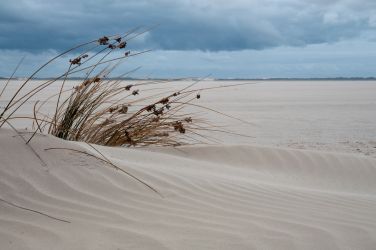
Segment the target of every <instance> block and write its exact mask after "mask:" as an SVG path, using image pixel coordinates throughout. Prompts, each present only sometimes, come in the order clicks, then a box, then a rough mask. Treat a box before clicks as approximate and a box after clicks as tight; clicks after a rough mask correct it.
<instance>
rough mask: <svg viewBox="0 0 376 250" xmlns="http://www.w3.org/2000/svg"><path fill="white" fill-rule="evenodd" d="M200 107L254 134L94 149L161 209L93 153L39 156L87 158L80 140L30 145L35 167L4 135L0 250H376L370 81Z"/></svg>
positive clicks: (302, 86)
mask: <svg viewBox="0 0 376 250" xmlns="http://www.w3.org/2000/svg"><path fill="white" fill-rule="evenodd" d="M229 83H231V82H224V83H223V82H216V83H213V82H205V83H203V85H205V84H208V85H210V86H211V85H212V84H229ZM51 91H52V88H51ZM200 102H201V104H204V105H207V106H210V107H212V108H215V109H218V110H221V111H223V112H225V113H227V114H230V115H234V116H237V117H242V118H243V119H244V120H246V121H248V122H252V123H254V125H253V126H251V125H245V124H242V123H240V122H237V121H232V120H229V119H223V118H221V117H219V116H217V115H215V114H209V115H208V116H209V118H210V119H212V120H214V122H215V123H223V124H227V125H231V126H229V128H230V129H231V130H233V131H236V132H239V133H243V134H247V135H250V136H253V137H252V138H250V137H237V136H231V135H228V134H220V133H218V134H215V135H214V137H215V139H220V141H221V144H216V145H194V146H186V147H179V148H149V149H129V148H106V147H99V146H97V147H98V149H99V150H100V151H101V152H102V153H103V154H105V155H106V157H108V158H109V159H110V160H111V161H113V162H114V163H115V164H117V165H118V166H120V167H122V168H123V169H125V170H127V171H129V172H130V173H132V174H134V175H136V176H137V177H139V178H141V179H142V180H144V181H146V182H147V183H149V184H151V185H152V186H153V187H155V188H156V189H157V190H158V191H159V192H160V193H161V194H162V195H163V198H162V197H160V196H159V195H157V194H156V193H154V192H153V191H151V190H150V189H148V188H146V187H145V186H143V185H142V184H140V183H138V182H137V181H135V180H133V179H131V178H130V177H128V176H126V175H124V174H122V173H121V172H118V171H115V170H113V169H111V167H110V166H109V165H106V164H104V163H103V162H101V161H99V160H97V159H95V158H93V157H91V156H87V155H83V154H79V153H75V152H72V151H67V150H50V151H45V150H44V149H46V148H50V147H67V148H73V149H79V150H86V151H87V152H92V153H94V154H96V152H95V151H94V150H93V149H91V148H90V147H89V146H87V145H85V144H83V143H74V142H67V141H62V140H59V139H57V138H54V137H51V136H44V135H37V136H36V138H35V140H34V141H33V142H32V147H33V149H34V150H35V151H36V152H37V153H38V154H39V156H40V158H38V157H37V156H36V155H35V154H34V153H33V151H32V149H31V148H29V147H28V146H26V145H25V144H24V143H23V141H22V139H21V138H20V137H19V136H16V134H15V132H13V131H12V130H9V129H1V130H0V198H1V200H0V246H1V247H0V248H1V249H375V246H376V182H375V180H376V159H374V156H375V155H376V153H375V152H376V149H375V147H376V145H375V143H376V133H375V131H376V84H375V83H374V82H264V83H261V84H255V85H249V86H246V87H234V88H230V89H222V90H215V91H213V92H203V93H202V100H201V101H200ZM32 104H33V102H30V105H29V106H28V107H25V109H23V110H22V112H24V113H28V112H29V111H30V107H32ZM51 105H52V104H51ZM0 106H3V103H0ZM52 106H53V105H52ZM28 108H29V110H28ZM22 112H21V113H22ZM205 115H206V114H205ZM16 125H17V126H18V127H23V126H26V124H22V123H19V124H16ZM24 136H25V137H27V136H28V134H24ZM295 148H305V149H306V150H299V149H295ZM358 149H359V150H358ZM36 211H38V212H39V213H37V212H36ZM41 213H42V214H41ZM48 216H50V217H48ZM62 220H64V221H62Z"/></svg>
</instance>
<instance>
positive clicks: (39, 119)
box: [0, 28, 243, 195]
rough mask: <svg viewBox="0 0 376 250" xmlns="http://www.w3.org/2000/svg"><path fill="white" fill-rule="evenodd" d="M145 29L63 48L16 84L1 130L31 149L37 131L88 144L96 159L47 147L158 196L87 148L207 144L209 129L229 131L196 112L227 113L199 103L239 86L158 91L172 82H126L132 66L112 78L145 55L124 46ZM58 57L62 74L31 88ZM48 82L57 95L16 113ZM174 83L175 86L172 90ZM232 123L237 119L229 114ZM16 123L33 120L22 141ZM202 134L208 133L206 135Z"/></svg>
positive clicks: (2, 114) (4, 110) (0, 113)
mask: <svg viewBox="0 0 376 250" xmlns="http://www.w3.org/2000/svg"><path fill="white" fill-rule="evenodd" d="M147 31H149V29H142V28H135V29H133V30H130V31H129V32H127V33H125V34H123V35H113V36H103V37H100V38H99V39H95V40H92V41H89V42H86V43H83V44H80V45H78V46H75V47H73V48H71V49H68V50H66V51H64V52H62V53H60V54H58V55H57V56H55V57H54V58H52V59H51V60H49V61H47V62H46V63H45V64H43V65H42V66H41V67H39V68H38V69H37V70H36V71H35V72H34V73H32V74H31V75H30V76H29V77H28V78H27V79H26V80H25V81H23V82H22V83H21V85H20V86H19V87H18V89H17V90H16V91H15V92H14V93H13V95H12V96H11V97H10V100H9V101H8V102H7V103H6V105H5V106H4V107H2V108H1V109H2V110H1V109H0V128H1V127H2V126H4V125H5V124H7V125H8V126H10V127H11V128H12V129H13V130H15V131H16V132H17V134H18V136H20V137H22V139H23V140H24V141H25V143H26V144H28V146H29V147H30V148H31V149H32V150H33V148H32V147H31V146H30V144H29V143H30V142H31V141H32V139H33V138H34V136H35V135H36V134H37V133H38V132H39V133H48V134H51V135H54V136H56V137H58V138H61V139H64V140H71V141H82V142H86V143H88V145H89V146H90V147H91V148H93V149H94V150H95V151H96V153H97V154H99V155H94V154H92V153H89V152H86V151H81V150H77V149H69V148H48V149H45V150H46V151H47V150H69V151H72V152H76V153H82V154H86V155H89V156H92V157H94V158H96V159H99V160H101V161H103V162H105V163H106V164H108V165H109V166H111V167H113V168H115V169H116V170H120V171H122V172H123V173H125V174H127V175H128V176H130V177H132V178H133V179H135V180H137V181H138V182H140V183H142V184H143V185H145V186H147V187H148V188H149V189H151V190H153V191H154V192H156V193H158V194H160V193H159V192H158V191H157V190H156V189H154V188H153V187H152V186H150V185H149V184H147V183H146V182H144V181H143V180H141V179H139V178H137V177H136V176H134V175H133V174H131V173H129V172H128V171H126V170H124V169H123V168H120V167H118V166H116V165H114V164H113V163H112V162H111V161H110V160H109V159H108V158H106V157H105V156H104V155H103V154H102V153H101V152H100V151H99V150H98V149H97V148H95V147H94V146H93V145H92V144H98V145H105V146H127V147H130V146H134V147H144V146H151V145H156V146H179V145H185V144H194V143H206V142H212V141H213V139H212V138H211V137H210V136H208V135H207V132H208V131H209V132H210V131H217V132H224V133H232V134H234V133H233V132H231V131H227V130H224V129H223V128H221V127H220V126H217V125H215V124H214V125H213V124H211V123H210V121H207V120H206V117H205V116H201V115H200V112H199V111H200V110H204V111H205V112H206V111H210V112H215V113H217V114H219V115H223V116H227V117H231V116H228V115H226V114H224V113H222V112H221V111H218V110H213V109H210V108H208V107H205V106H202V105H200V104H199V103H198V102H199V101H200V99H201V97H202V96H201V93H202V92H204V91H207V90H211V89H215V88H225V87H232V86H237V85H242V84H243V83H242V84H233V85H227V86H212V87H207V88H197V87H196V85H197V84H198V83H199V82H200V80H197V81H193V82H191V83H189V84H188V85H187V86H180V85H181V84H180V83H176V84H175V87H174V88H165V87H164V88H163V89H158V86H159V85H160V84H172V82H171V81H156V80H154V81H152V80H150V81H137V82H135V81H127V80H124V77H125V76H128V75H129V74H131V73H132V72H133V71H135V70H137V69H138V68H135V69H134V70H131V71H129V72H125V73H124V74H122V75H120V76H118V77H111V73H112V72H113V70H114V69H115V68H116V66H117V65H119V63H121V62H123V61H125V60H127V59H129V58H131V57H133V56H137V55H140V54H143V53H146V52H149V50H146V51H131V50H128V43H129V42H130V41H131V40H133V39H134V38H136V37H138V36H140V35H142V34H144V33H145V32H147ZM72 54H74V55H75V56H74V57H73V58H69V59H68V58H67V56H68V55H72ZM57 59H66V63H67V70H66V71H65V72H63V73H61V74H60V75H58V76H57V77H55V78H52V79H48V80H45V81H40V82H38V84H36V85H32V84H31V81H32V80H33V79H35V78H36V76H37V75H38V73H39V72H40V71H42V70H43V69H44V68H46V67H47V66H49V65H50V64H52V63H54V62H55V61H56V60H57ZM21 62H22V60H21ZM21 62H20V63H19V65H20V64H21ZM19 65H18V66H17V67H16V69H15V70H14V72H13V73H12V76H11V77H10V78H9V80H8V81H6V83H5V85H4V86H3V87H2V88H1V89H0V101H1V99H2V98H4V91H5V90H6V89H7V87H8V86H9V82H10V81H11V80H12V77H13V75H14V74H15V73H16V71H17V69H18V67H19ZM81 73H83V75H84V77H83V78H80V79H82V80H81V81H80V82H78V83H77V84H76V85H75V86H73V87H72V86H67V81H68V79H69V78H70V77H71V76H76V75H77V74H81ZM33 83H34V82H33ZM53 84H55V85H57V84H58V89H59V90H58V91H57V92H56V93H55V94H54V95H52V96H50V97H47V98H45V99H44V100H37V101H35V103H34V107H33V114H32V115H31V116H19V115H17V111H19V110H20V108H21V107H23V106H24V105H25V104H28V103H29V102H30V99H31V98H35V97H36V96H37V95H38V94H39V93H41V92H42V91H43V90H44V89H46V88H47V87H49V86H51V85H53ZM176 85H178V86H179V88H176ZM26 86H27V87H29V88H26ZM51 102H53V103H54V110H53V111H52V113H51V112H48V111H47V112H45V111H43V108H44V106H45V105H46V104H48V103H51ZM231 118H233V119H237V120H240V121H242V120H241V119H238V118H235V117H231ZM16 119H28V120H31V121H32V122H33V127H34V129H35V130H34V132H32V133H31V135H30V136H29V137H28V138H27V139H26V138H25V137H24V136H23V134H21V133H20V132H19V131H17V129H16V128H15V127H14V126H13V125H12V122H13V120H16ZM202 132H206V135H204V134H202ZM33 153H34V154H35V155H36V156H37V157H38V158H39V159H40V161H41V162H42V165H43V166H46V163H45V162H44V161H43V159H42V158H41V157H40V155H39V154H38V152H36V151H35V150H33ZM160 195H161V194H160Z"/></svg>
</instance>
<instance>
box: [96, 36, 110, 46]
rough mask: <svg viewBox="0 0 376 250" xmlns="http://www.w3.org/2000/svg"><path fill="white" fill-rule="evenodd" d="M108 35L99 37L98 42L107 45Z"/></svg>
mask: <svg viewBox="0 0 376 250" xmlns="http://www.w3.org/2000/svg"><path fill="white" fill-rule="evenodd" d="M108 40H109V39H108V37H107V36H104V37H101V38H99V39H98V43H99V45H107V44H108Z"/></svg>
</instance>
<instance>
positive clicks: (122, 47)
mask: <svg viewBox="0 0 376 250" xmlns="http://www.w3.org/2000/svg"><path fill="white" fill-rule="evenodd" d="M126 46H127V42H125V41H124V42H121V43H119V45H118V48H119V49H124V48H125V47H126Z"/></svg>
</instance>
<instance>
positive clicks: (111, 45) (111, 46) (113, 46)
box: [108, 44, 116, 49]
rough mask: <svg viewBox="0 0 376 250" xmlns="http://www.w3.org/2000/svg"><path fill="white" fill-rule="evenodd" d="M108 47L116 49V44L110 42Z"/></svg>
mask: <svg viewBox="0 0 376 250" xmlns="http://www.w3.org/2000/svg"><path fill="white" fill-rule="evenodd" d="M108 48H110V49H116V46H115V45H113V44H109V45H108Z"/></svg>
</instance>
